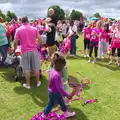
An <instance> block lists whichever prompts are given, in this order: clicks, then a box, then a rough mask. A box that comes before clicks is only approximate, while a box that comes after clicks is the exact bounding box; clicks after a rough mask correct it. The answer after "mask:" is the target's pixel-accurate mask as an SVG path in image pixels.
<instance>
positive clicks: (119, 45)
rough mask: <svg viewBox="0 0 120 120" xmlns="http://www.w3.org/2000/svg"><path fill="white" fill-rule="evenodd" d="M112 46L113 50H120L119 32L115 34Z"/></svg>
mask: <svg viewBox="0 0 120 120" xmlns="http://www.w3.org/2000/svg"><path fill="white" fill-rule="evenodd" d="M111 45H112V48H120V34H119V33H118V32H115V33H114V35H113V40H112V43H111Z"/></svg>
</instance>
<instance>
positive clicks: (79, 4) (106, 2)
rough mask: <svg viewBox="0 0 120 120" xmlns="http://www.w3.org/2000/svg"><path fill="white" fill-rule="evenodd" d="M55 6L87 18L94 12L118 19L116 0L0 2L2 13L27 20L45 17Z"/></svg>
mask: <svg viewBox="0 0 120 120" xmlns="http://www.w3.org/2000/svg"><path fill="white" fill-rule="evenodd" d="M56 4H57V5H59V6H60V7H61V8H63V9H65V10H66V9H69V10H72V9H75V10H79V11H81V12H82V13H83V14H84V15H85V16H87V17H88V16H91V15H93V14H94V13H95V12H99V13H100V14H101V15H102V16H103V17H120V9H119V7H120V1H118V0H0V8H1V10H2V11H3V12H6V11H8V10H10V11H13V12H14V13H16V14H17V16H19V17H21V16H25V15H27V16H28V17H29V18H36V17H45V16H46V13H47V8H48V7H49V6H51V5H56Z"/></svg>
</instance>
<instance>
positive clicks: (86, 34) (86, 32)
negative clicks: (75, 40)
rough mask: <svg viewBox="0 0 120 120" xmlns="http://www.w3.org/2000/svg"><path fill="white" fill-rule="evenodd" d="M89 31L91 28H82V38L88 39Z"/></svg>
mask: <svg viewBox="0 0 120 120" xmlns="http://www.w3.org/2000/svg"><path fill="white" fill-rule="evenodd" d="M91 31H92V29H91V28H85V29H84V38H85V39H88V40H90V36H91Z"/></svg>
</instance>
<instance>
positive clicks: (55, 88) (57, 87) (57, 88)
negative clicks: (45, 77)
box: [48, 68, 68, 96]
mask: <svg viewBox="0 0 120 120" xmlns="http://www.w3.org/2000/svg"><path fill="white" fill-rule="evenodd" d="M48 90H49V91H50V92H52V93H55V94H57V93H60V94H61V95H62V96H68V94H67V92H65V91H64V89H63V87H62V80H61V77H60V73H59V72H57V71H56V70H55V69H54V68H53V69H51V70H50V74H49V81H48Z"/></svg>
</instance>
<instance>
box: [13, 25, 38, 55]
mask: <svg viewBox="0 0 120 120" xmlns="http://www.w3.org/2000/svg"><path fill="white" fill-rule="evenodd" d="M38 35H39V33H38V31H37V28H35V27H32V26H30V25H29V24H24V25H22V26H21V27H19V28H18V29H17V30H16V33H15V40H17V41H18V40H20V44H21V51H22V53H25V52H30V51H37V44H36V38H37V36H38Z"/></svg>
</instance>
